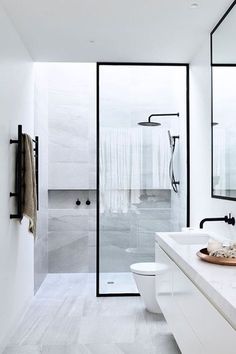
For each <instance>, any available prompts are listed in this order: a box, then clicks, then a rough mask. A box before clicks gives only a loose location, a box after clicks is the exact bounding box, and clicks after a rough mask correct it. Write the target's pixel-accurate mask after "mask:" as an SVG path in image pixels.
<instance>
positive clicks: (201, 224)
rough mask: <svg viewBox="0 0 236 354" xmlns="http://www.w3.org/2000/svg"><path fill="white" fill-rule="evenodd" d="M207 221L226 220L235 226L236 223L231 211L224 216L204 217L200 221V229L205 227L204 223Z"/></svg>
mask: <svg viewBox="0 0 236 354" xmlns="http://www.w3.org/2000/svg"><path fill="white" fill-rule="evenodd" d="M206 221H224V222H225V223H226V224H229V225H232V226H234V225H235V218H234V217H233V216H231V213H229V215H228V216H227V215H226V216H224V217H223V218H205V219H202V220H201V222H200V225H199V227H200V229H203V224H204V223H205V222H206Z"/></svg>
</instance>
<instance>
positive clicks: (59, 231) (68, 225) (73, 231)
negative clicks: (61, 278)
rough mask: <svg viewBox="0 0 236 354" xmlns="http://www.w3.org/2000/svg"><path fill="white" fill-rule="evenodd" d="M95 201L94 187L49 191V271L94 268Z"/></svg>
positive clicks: (78, 271) (72, 271)
mask: <svg viewBox="0 0 236 354" xmlns="http://www.w3.org/2000/svg"><path fill="white" fill-rule="evenodd" d="M77 199H79V200H80V201H81V205H80V206H77V205H76V200H77ZM87 200H89V201H90V202H91V204H90V205H89V206H88V205H86V201H87ZM95 204H96V199H95V191H91V190H71V191H69V190H66V191H62V190H50V191H49V228H48V231H49V232H48V260H49V273H80V272H82V273H86V272H95V239H96V214H95V212H96V210H95Z"/></svg>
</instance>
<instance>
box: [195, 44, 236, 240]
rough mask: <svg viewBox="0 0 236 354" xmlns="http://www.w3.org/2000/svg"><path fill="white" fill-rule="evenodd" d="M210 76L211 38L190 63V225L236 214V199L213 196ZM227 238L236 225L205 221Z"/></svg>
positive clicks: (208, 227) (232, 235) (234, 232)
mask: <svg viewBox="0 0 236 354" xmlns="http://www.w3.org/2000/svg"><path fill="white" fill-rule="evenodd" d="M210 85H211V76H210V44H209V38H206V41H205V43H204V44H203V46H202V47H201V48H200V49H199V51H198V53H197V55H196V56H195V57H194V58H193V61H192V62H191V66H190V94H191V95H190V110H191V111H190V132H191V134H190V144H191V163H190V165H191V180H190V184H191V206H190V211H191V226H196V227H198V226H199V222H200V221H201V219H203V218H205V217H215V216H224V215H226V214H227V213H228V212H232V214H233V216H236V202H235V201H227V200H220V199H215V198H211V91H210V90H211V86H210ZM204 229H206V230H213V231H216V232H219V233H221V234H222V235H223V236H225V237H230V238H232V239H236V227H232V226H230V225H227V224H225V223H221V222H217V223H206V224H205V226H204Z"/></svg>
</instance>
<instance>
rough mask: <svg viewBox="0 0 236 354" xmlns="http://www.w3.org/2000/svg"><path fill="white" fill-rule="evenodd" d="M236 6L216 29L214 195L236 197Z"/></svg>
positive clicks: (213, 119) (214, 52)
mask: <svg viewBox="0 0 236 354" xmlns="http://www.w3.org/2000/svg"><path fill="white" fill-rule="evenodd" d="M235 30H236V7H232V8H231V10H230V11H229V12H228V14H227V15H226V17H225V18H224V19H223V21H222V22H221V21H220V22H219V24H218V25H217V26H216V27H215V29H214V30H213V32H212V35H211V40H212V57H211V59H212V149H213V151H212V196H213V197H216V198H217V197H218V198H225V199H236V127H235V115H236V46H235V45H233V42H234V41H235V39H234V33H235Z"/></svg>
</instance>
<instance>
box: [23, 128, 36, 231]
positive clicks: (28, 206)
mask: <svg viewBox="0 0 236 354" xmlns="http://www.w3.org/2000/svg"><path fill="white" fill-rule="evenodd" d="M22 145H23V146H22V147H23V149H22V151H23V152H24V154H23V156H24V157H23V161H24V162H23V166H24V168H23V184H22V211H23V215H24V216H26V217H27V218H28V219H29V231H30V232H32V234H33V235H34V236H36V224H37V192H36V175H35V163H34V149H33V142H32V138H31V137H30V136H29V135H27V134H23V141H22Z"/></svg>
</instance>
